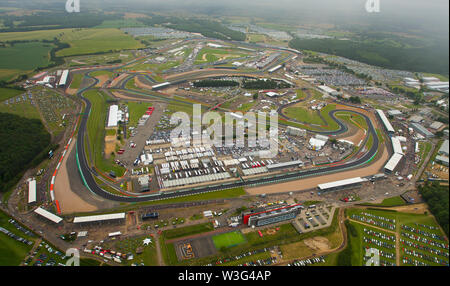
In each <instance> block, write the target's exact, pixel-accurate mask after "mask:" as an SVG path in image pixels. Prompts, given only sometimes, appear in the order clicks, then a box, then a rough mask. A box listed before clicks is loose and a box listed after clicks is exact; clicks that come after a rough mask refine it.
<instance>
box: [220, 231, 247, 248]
mask: <svg viewBox="0 0 450 286" xmlns="http://www.w3.org/2000/svg"><path fill="white" fill-rule="evenodd" d="M212 240H213V242H214V246H215V247H216V248H217V249H218V250H220V249H222V248H228V247H233V246H236V245H239V244H242V243H244V242H245V238H244V236H243V235H242V233H240V232H238V231H233V232H228V233H223V234H218V235H215V236H213V237H212Z"/></svg>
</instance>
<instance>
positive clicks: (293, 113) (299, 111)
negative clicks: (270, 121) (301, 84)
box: [284, 104, 339, 130]
mask: <svg viewBox="0 0 450 286" xmlns="http://www.w3.org/2000/svg"><path fill="white" fill-rule="evenodd" d="M334 109H336V105H335V104H328V105H327V106H325V107H324V108H322V110H320V113H319V112H318V111H314V110H309V109H307V108H306V107H303V106H302V104H299V105H296V106H294V107H288V108H286V109H285V110H284V114H285V115H286V116H287V117H289V118H293V119H295V120H297V121H300V122H303V123H305V124H313V125H318V126H320V127H321V128H324V129H327V130H337V129H338V128H339V126H338V124H337V123H336V122H334V120H332V119H331V117H330V115H329V114H328V113H329V112H330V111H332V110H334ZM321 116H322V117H323V119H324V120H325V122H324V121H323V120H322V118H321ZM308 129H309V128H308Z"/></svg>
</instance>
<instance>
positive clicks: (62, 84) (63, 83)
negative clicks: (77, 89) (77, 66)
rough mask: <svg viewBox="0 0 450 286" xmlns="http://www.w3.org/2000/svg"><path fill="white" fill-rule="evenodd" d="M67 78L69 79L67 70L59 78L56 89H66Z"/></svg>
mask: <svg viewBox="0 0 450 286" xmlns="http://www.w3.org/2000/svg"><path fill="white" fill-rule="evenodd" d="M68 78H69V70H64V71H63V72H62V75H61V78H60V79H59V83H58V87H66V84H67V79H68Z"/></svg>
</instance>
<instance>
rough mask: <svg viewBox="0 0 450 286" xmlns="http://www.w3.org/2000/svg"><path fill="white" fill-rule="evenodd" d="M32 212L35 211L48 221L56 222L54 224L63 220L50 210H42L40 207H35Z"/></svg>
mask: <svg viewBox="0 0 450 286" xmlns="http://www.w3.org/2000/svg"><path fill="white" fill-rule="evenodd" d="M34 212H35V213H37V214H38V215H40V216H42V217H44V218H46V219H48V220H49V221H52V222H54V223H56V224H58V223H60V222H61V221H62V220H63V219H62V218H60V217H59V216H57V215H54V214H52V213H51V212H49V211H46V210H44V209H43V208H40V207H39V208H37V209H35V210H34Z"/></svg>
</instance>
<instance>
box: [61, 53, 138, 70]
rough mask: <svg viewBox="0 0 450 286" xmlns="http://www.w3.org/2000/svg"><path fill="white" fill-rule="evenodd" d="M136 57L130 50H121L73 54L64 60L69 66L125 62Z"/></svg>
mask: <svg viewBox="0 0 450 286" xmlns="http://www.w3.org/2000/svg"><path fill="white" fill-rule="evenodd" d="M132 59H134V56H133V54H132V53H131V52H129V51H121V52H117V53H105V54H98V55H89V56H71V57H66V58H64V60H65V61H66V64H68V65H69V66H71V67H72V66H73V67H75V66H84V65H103V64H112V63H119V62H120V63H123V62H128V61H131V60H132Z"/></svg>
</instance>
